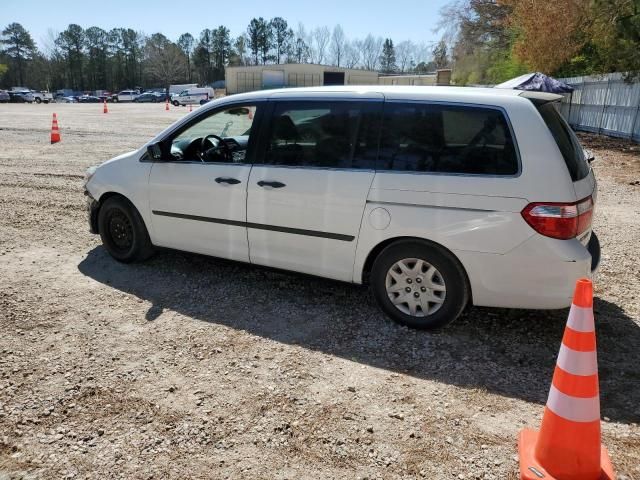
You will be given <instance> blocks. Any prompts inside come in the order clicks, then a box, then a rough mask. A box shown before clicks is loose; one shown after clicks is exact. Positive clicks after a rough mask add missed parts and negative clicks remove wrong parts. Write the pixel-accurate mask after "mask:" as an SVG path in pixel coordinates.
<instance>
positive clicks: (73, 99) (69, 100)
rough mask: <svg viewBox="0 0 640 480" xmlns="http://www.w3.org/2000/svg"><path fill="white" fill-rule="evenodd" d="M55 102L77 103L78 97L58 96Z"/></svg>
mask: <svg viewBox="0 0 640 480" xmlns="http://www.w3.org/2000/svg"><path fill="white" fill-rule="evenodd" d="M54 102H56V103H77V102H78V99H77V98H76V97H73V96H71V95H68V96H65V95H56V97H55V99H54Z"/></svg>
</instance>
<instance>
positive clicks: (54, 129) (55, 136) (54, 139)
mask: <svg viewBox="0 0 640 480" xmlns="http://www.w3.org/2000/svg"><path fill="white" fill-rule="evenodd" d="M60 140H62V138H60V130H59V129H58V117H57V116H56V114H55V113H54V114H53V121H52V122H51V144H54V143H58V142H59V141H60Z"/></svg>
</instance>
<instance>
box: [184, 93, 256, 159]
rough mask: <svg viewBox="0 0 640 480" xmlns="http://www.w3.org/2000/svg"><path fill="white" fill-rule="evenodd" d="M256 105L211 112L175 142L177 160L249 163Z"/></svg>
mask: <svg viewBox="0 0 640 480" xmlns="http://www.w3.org/2000/svg"><path fill="white" fill-rule="evenodd" d="M256 109H257V106H256V105H246V106H245V105H243V106H234V107H230V108H226V109H224V110H220V111H218V112H216V113H214V114H212V115H208V116H207V117H205V118H203V119H202V120H200V121H198V122H196V123H195V124H193V125H191V126H190V127H188V128H187V129H186V130H184V131H183V132H181V133H180V134H178V135H177V136H176V137H175V138H174V139H173V141H172V142H171V156H172V157H173V158H174V159H175V160H184V161H202V162H230V163H245V161H246V154H247V148H248V146H249V137H250V135H251V131H252V128H251V127H252V126H253V120H254V118H255V114H256Z"/></svg>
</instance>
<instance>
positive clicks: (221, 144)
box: [199, 133, 232, 162]
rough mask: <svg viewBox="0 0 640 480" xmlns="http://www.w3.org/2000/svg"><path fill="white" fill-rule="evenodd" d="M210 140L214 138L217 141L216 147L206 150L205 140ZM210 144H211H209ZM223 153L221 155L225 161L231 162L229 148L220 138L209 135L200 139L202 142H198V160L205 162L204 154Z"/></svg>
mask: <svg viewBox="0 0 640 480" xmlns="http://www.w3.org/2000/svg"><path fill="white" fill-rule="evenodd" d="M210 138H215V139H216V140H217V141H218V145H215V146H214V147H213V148H206V143H207V140H209V139H210ZM209 143H212V142H209ZM218 150H220V151H223V152H222V155H223V156H224V157H225V159H226V160H227V161H231V158H232V153H231V149H230V148H229V145H227V142H225V141H224V140H223V139H222V137H219V136H218V135H214V134H212V133H211V134H209V135H205V136H204V137H202V140H201V141H200V152H199V155H200V160H202V161H203V162H206V160H205V153H207V154H208V153H209V152H215V151H218Z"/></svg>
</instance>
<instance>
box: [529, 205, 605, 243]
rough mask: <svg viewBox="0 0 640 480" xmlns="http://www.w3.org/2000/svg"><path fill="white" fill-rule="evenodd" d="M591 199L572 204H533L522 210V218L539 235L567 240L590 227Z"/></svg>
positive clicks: (591, 214)
mask: <svg viewBox="0 0 640 480" xmlns="http://www.w3.org/2000/svg"><path fill="white" fill-rule="evenodd" d="M592 216H593V199H592V198H591V197H587V198H585V199H583V200H580V201H579V202H574V203H556V202H535V203H530V204H529V205H527V206H526V207H524V210H522V217H523V218H524V219H525V221H526V222H527V223H528V224H529V225H531V227H532V228H533V229H534V230H535V231H536V232H538V233H539V234H540V235H544V236H546V237H551V238H558V239H560V240H569V239H571V238H575V237H577V236H579V235H580V234H582V233H584V232H586V231H587V230H588V229H589V228H590V227H591V218H592Z"/></svg>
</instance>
